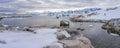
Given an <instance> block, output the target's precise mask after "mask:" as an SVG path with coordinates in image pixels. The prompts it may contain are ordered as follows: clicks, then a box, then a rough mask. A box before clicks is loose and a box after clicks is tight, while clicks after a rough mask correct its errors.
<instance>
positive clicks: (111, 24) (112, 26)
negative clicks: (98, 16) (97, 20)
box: [102, 18, 120, 33]
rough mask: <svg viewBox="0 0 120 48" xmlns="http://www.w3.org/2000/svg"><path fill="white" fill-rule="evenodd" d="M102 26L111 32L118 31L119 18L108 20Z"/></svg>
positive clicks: (119, 31) (119, 25)
mask: <svg viewBox="0 0 120 48" xmlns="http://www.w3.org/2000/svg"><path fill="white" fill-rule="evenodd" d="M102 28H103V29H105V30H107V31H109V32H112V33H120V18H117V19H111V20H109V21H108V22H106V23H105V24H103V26H102Z"/></svg>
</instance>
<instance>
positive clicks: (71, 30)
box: [66, 29, 78, 34]
mask: <svg viewBox="0 0 120 48" xmlns="http://www.w3.org/2000/svg"><path fill="white" fill-rule="evenodd" d="M66 31H67V32H68V33H70V34H77V33H78V31H77V30H73V29H66Z"/></svg>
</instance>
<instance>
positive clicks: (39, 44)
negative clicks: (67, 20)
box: [0, 28, 70, 48]
mask: <svg viewBox="0 0 120 48" xmlns="http://www.w3.org/2000/svg"><path fill="white" fill-rule="evenodd" d="M57 30H58V29H49V28H43V29H38V30H35V32H36V34H33V33H30V32H24V31H3V32H0V41H5V42H6V44H2V43H0V48H43V47H45V46H48V45H53V44H56V45H59V46H61V48H62V44H60V43H58V42H57V41H58V39H57V38H56V37H57V36H56V35H55V32H57ZM63 34H65V36H66V37H70V35H69V34H68V33H67V32H66V31H63Z"/></svg>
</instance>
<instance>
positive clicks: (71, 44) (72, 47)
mask: <svg viewBox="0 0 120 48" xmlns="http://www.w3.org/2000/svg"><path fill="white" fill-rule="evenodd" d="M59 42H60V43H62V44H63V47H64V48H81V46H80V44H81V42H80V41H79V40H60V41H59Z"/></svg>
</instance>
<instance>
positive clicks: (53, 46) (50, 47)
mask: <svg viewBox="0 0 120 48" xmlns="http://www.w3.org/2000/svg"><path fill="white" fill-rule="evenodd" d="M44 48H60V47H59V46H58V45H51V46H47V47H44Z"/></svg>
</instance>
